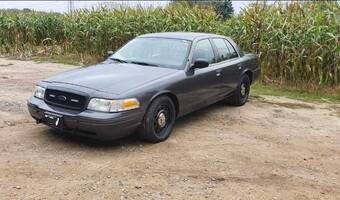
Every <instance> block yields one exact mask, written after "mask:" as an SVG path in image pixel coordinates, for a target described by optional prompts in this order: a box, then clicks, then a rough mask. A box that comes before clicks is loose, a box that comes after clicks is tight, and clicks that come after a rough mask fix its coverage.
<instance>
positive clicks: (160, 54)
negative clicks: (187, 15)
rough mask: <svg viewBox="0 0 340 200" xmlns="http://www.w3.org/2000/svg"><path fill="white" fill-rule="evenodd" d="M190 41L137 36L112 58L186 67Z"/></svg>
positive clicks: (155, 64) (120, 60)
mask: <svg viewBox="0 0 340 200" xmlns="http://www.w3.org/2000/svg"><path fill="white" fill-rule="evenodd" d="M190 44H191V43H190V41H187V40H180V39H168V38H136V39H133V40H131V41H130V42H128V43H127V44H126V45H124V46H123V47H122V48H120V49H119V50H118V51H117V52H116V53H114V54H113V55H112V56H111V57H110V59H111V60H116V61H118V62H128V63H135V64H141V65H146V66H154V67H166V68H173V69H184V65H185V62H186V58H187V54H188V51H189V47H190Z"/></svg>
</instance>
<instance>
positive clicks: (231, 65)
mask: <svg viewBox="0 0 340 200" xmlns="http://www.w3.org/2000/svg"><path fill="white" fill-rule="evenodd" d="M259 74H260V68H259V64H258V58H257V56H256V55H254V54H244V53H243V52H242V51H241V50H240V48H239V47H238V46H237V45H236V44H235V43H234V41H233V40H231V39H230V38H228V37H224V36H220V35H214V34H205V33H179V32H178V33H153V34H146V35H142V36H139V37H137V38H135V39H133V40H131V41H130V42H128V43H127V44H125V45H124V46H123V47H121V48H120V49H118V50H117V51H116V52H115V53H113V54H112V55H109V57H108V59H107V60H106V61H104V62H102V63H100V64H98V65H95V66H91V67H84V68H79V69H75V70H71V71H68V72H64V73H61V74H59V75H56V76H52V77H50V78H48V79H46V80H43V81H41V82H40V83H38V84H37V86H36V88H35V91H34V95H33V97H31V98H30V99H29V100H28V109H29V112H30V114H31V115H32V117H33V118H34V119H36V121H37V122H38V123H40V122H42V123H44V124H47V125H49V126H51V127H53V128H56V129H59V130H62V131H66V132H70V133H75V134H80V135H83V136H87V137H93V138H97V139H105V140H110V139H115V138H120V137H123V136H126V135H129V134H131V133H134V132H137V133H138V134H139V136H140V137H141V138H143V139H144V140H146V141H149V142H160V141H164V140H165V139H167V138H168V137H169V135H170V134H171V131H172V129H173V127H174V124H175V121H176V118H178V117H180V116H183V115H185V114H187V113H190V112H192V111H195V110H198V109H200V108H202V107H205V106H207V105H209V104H213V103H215V102H217V101H225V102H227V103H229V104H231V105H235V106H241V105H243V104H245V103H246V101H247V99H248V96H249V90H250V85H251V84H252V83H253V82H254V80H255V79H256V78H257V77H258V75H259Z"/></svg>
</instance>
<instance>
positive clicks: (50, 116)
mask: <svg viewBox="0 0 340 200" xmlns="http://www.w3.org/2000/svg"><path fill="white" fill-rule="evenodd" d="M44 121H45V123H46V124H47V125H48V126H50V127H53V128H58V129H62V128H63V116H62V115H58V114H55V113H50V112H45V113H44Z"/></svg>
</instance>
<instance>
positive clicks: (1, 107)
mask: <svg viewBox="0 0 340 200" xmlns="http://www.w3.org/2000/svg"><path fill="white" fill-rule="evenodd" d="M74 67H75V66H67V65H62V64H54V63H40V64H39V63H35V62H32V61H17V60H7V59H4V58H0V135H1V137H0V199H299V200H300V199H340V174H339V173H340V149H339V146H340V106H339V105H333V104H316V103H305V102H301V101H295V100H290V99H287V98H278V97H270V96H263V97H261V98H251V99H250V101H249V102H248V103H247V104H246V105H245V106H243V107H229V106H225V105H221V104H215V105H212V106H209V107H208V108H205V109H203V110H200V111H197V112H195V113H193V114H190V115H188V116H185V117H183V118H181V119H179V120H178V121H177V124H176V126H175V129H174V131H173V133H172V135H171V137H170V138H169V139H168V140H167V141H165V142H163V143H159V144H147V143H144V142H141V141H139V140H138V139H137V138H136V137H135V136H131V137H128V138H124V139H121V140H117V141H114V142H111V143H105V144H103V143H99V142H95V141H93V140H89V139H84V138H80V137H75V136H70V135H67V134H60V133H57V132H54V131H52V130H51V129H49V128H48V127H46V126H44V125H36V124H35V122H34V121H33V120H32V119H31V118H30V116H29V114H28V112H27V108H26V100H27V98H28V97H29V96H30V95H32V90H33V87H34V84H35V83H36V82H37V81H39V80H41V79H43V78H45V77H48V76H49V75H52V74H55V73H58V72H61V71H65V70H69V69H72V68H74Z"/></svg>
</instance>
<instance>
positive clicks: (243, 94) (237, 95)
mask: <svg viewBox="0 0 340 200" xmlns="http://www.w3.org/2000/svg"><path fill="white" fill-rule="evenodd" d="M249 92H250V80H249V77H248V75H246V74H244V75H243V76H242V77H241V79H240V82H239V84H238V86H237V88H236V90H235V91H234V92H233V94H232V96H231V97H228V99H226V101H227V103H229V104H231V105H234V106H242V105H244V104H245V103H246V102H247V100H248V97H249Z"/></svg>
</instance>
